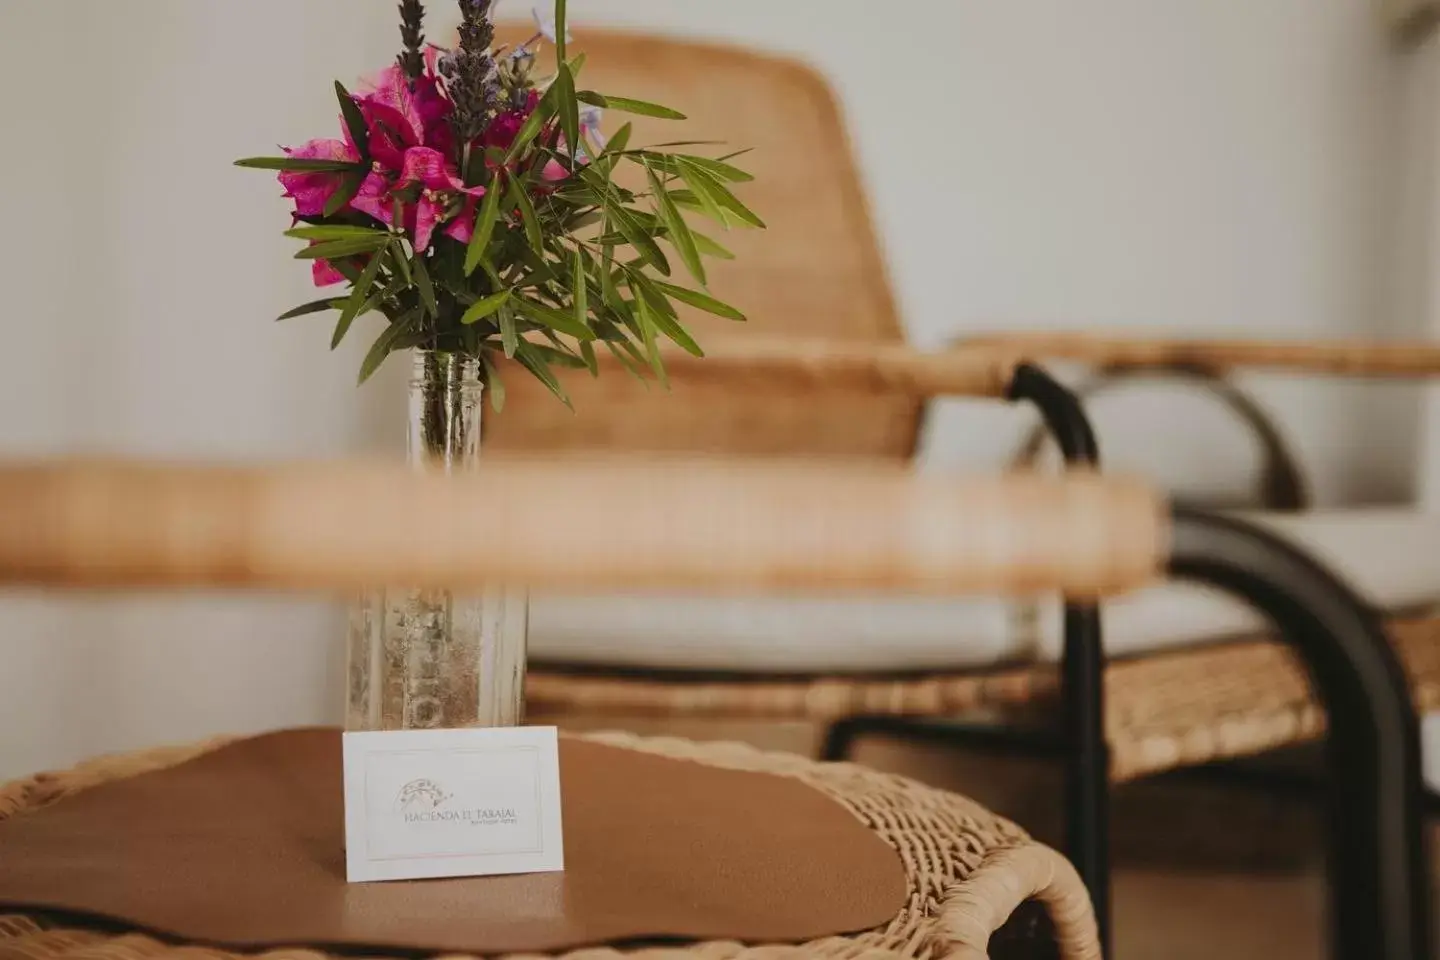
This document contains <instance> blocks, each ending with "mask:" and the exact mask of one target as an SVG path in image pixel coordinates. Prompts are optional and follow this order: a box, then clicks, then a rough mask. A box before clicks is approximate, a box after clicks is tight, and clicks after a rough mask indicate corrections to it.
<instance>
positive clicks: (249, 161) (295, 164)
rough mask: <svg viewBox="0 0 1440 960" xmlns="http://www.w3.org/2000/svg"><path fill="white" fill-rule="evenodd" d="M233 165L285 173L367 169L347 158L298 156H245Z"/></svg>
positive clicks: (337, 171)
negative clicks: (311, 158) (312, 158)
mask: <svg viewBox="0 0 1440 960" xmlns="http://www.w3.org/2000/svg"><path fill="white" fill-rule="evenodd" d="M235 166H237V167H246V168H247V169H250V170H280V171H282V172H285V173H350V172H355V171H361V170H368V169H369V167H368V166H367V165H366V164H362V163H355V162H353V161H349V160H307V159H302V158H300V157H246V158H245V159H244V160H236V161H235Z"/></svg>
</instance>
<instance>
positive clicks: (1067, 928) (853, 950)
mask: <svg viewBox="0 0 1440 960" xmlns="http://www.w3.org/2000/svg"><path fill="white" fill-rule="evenodd" d="M587 739H591V740H595V741H598V742H601V743H605V744H609V745H611V746H618V747H624V748H628V749H633V750H642V751H648V752H652V753H657V754H662V755H664V756H668V757H675V758H680V759H686V760H692V761H696V762H700V763H708V764H712V765H715V766H721V767H728V768H732V769H741V770H750V771H759V772H767V773H773V774H779V775H781V776H787V777H793V778H795V779H798V780H801V781H803V782H804V783H806V784H809V785H810V786H812V787H813V788H815V789H816V790H819V791H821V792H822V793H824V794H825V795H827V796H829V797H831V798H832V799H834V800H835V801H836V802H838V803H839V804H841V805H842V806H844V807H845V808H846V809H847V810H849V811H850V812H851V813H853V814H854V815H855V816H856V817H857V818H859V819H860V820H861V821H862V822H863V823H865V824H866V826H868V827H869V828H870V829H871V830H873V831H875V833H876V834H877V835H879V836H880V837H881V839H883V840H884V841H885V843H887V844H888V845H890V846H891V847H892V848H894V849H895V851H896V852H897V853H898V854H899V855H900V858H901V860H902V862H903V864H904V868H905V873H906V876H907V878H908V881H909V887H910V897H909V902H908V904H907V905H906V907H905V908H904V909H903V910H902V911H901V912H900V914H899V915H898V916H896V917H895V918H894V919H893V920H892V921H891V922H890V923H889V924H888V925H887V926H885V927H884V928H881V929H877V930H872V931H870V932H868V933H863V934H859V935H857V936H851V937H832V938H829V939H825V940H819V941H813V942H811V943H806V944H799V945H795V944H786V945H763V944H762V945H746V944H739V943H724V942H717V943H697V944H691V945H684V946H665V947H654V948H645V949H639V950H620V949H612V948H598V949H589V950H584V951H580V952H577V953H572V954H570V955H569V956H568V960H581V958H583V960H618V958H621V957H633V958H643V960H791V958H801V957H806V958H808V957H815V958H827V960H900V958H916V960H932V958H933V960H942V958H943V960H985V958H987V957H989V958H993V960H1040V958H1056V960H1099V957H1100V948H1099V944H1098V940H1097V937H1096V927H1095V918H1094V914H1093V911H1092V910H1091V907H1090V901H1089V898H1088V897H1087V896H1086V893H1085V889H1084V887H1083V886H1082V884H1081V883H1080V880H1079V878H1078V877H1077V876H1076V874H1075V872H1074V870H1073V869H1072V868H1071V867H1070V865H1069V863H1068V861H1066V860H1065V859H1064V858H1063V857H1061V856H1060V855H1059V854H1058V853H1056V852H1054V851H1053V850H1051V849H1049V848H1048V847H1045V846H1043V845H1041V844H1038V843H1036V842H1034V841H1033V840H1031V839H1030V837H1029V836H1028V835H1027V834H1026V833H1025V832H1024V831H1023V830H1021V829H1020V828H1019V827H1017V826H1015V825H1014V824H1012V823H1009V822H1008V821H1006V820H1003V819H1001V818H1000V817H997V816H995V815H994V814H993V813H990V812H989V811H988V810H986V809H984V808H983V807H981V806H980V805H979V804H977V803H975V802H974V801H972V800H969V799H967V798H965V797H962V796H958V795H956V794H953V793H946V792H944V791H941V790H936V789H933V788H931V787H926V786H924V785H922V784H919V783H916V782H914V781H911V780H907V779H904V778H902V777H897V776H891V775H887V774H883V773H877V772H875V771H873V770H867V769H865V768H863V767H859V766H856V765H853V764H821V763H815V762H813V761H810V760H807V759H805V758H803V757H799V756H793V755H790V754H781V753H769V752H762V751H759V750H756V749H754V748H751V747H747V746H742V745H739V744H700V743H692V742H690V741H685V740H677V739H648V738H639V737H634V736H631V735H628V734H600V735H590V736H589V737H587ZM218 745H219V744H218V743H217V742H209V743H204V744H198V745H191V746H185V747H172V748H166V749H161V750H152V751H146V752H143V753H136V754H124V755H118V756H112V757H105V758H101V759H97V760H93V761H90V762H88V763H85V764H82V765H80V766H78V767H76V768H74V769H72V770H68V771H65V772H60V773H47V774H40V775H38V776H35V777H31V778H29V779H26V780H21V781H17V782H14V783H10V784H8V785H5V786H0V820H3V819H5V818H7V817H12V816H21V815H23V814H25V813H26V812H27V811H30V810H35V809H38V808H40V807H42V806H44V805H46V804H49V803H53V802H55V801H56V800H59V799H61V798H63V797H65V796H67V795H70V794H73V793H76V792H79V791H82V790H85V789H86V788H88V787H92V786H95V785H96V784H100V783H104V782H106V781H109V780H115V779H119V778H122V777H127V776H134V775H137V774H140V773H144V772H147V771H150V770H156V769H161V768H164V767H167V766H172V765H174V764H178V763H181V762H184V761H185V760H188V759H190V758H192V757H195V756H198V755H199V754H201V753H204V752H206V751H207V750H211V749H214V748H215V747H216V746H218ZM240 956H241V955H238V954H227V953H225V952H223V951H219V950H214V949H210V948H205V949H204V950H198V949H197V948H195V947H190V946H185V945H178V944H174V943H167V942H162V941H159V940H156V939H153V938H151V937H148V936H144V935H141V934H134V933H119V934H117V933H115V932H113V931H112V930H104V931H101V930H95V929H79V928H73V927H71V926H69V925H67V924H64V923H57V922H54V921H51V920H48V919H47V918H43V917H27V916H0V960H195V958H196V957H204V958H206V960H231V958H234V960H239V958H240ZM259 956H261V957H263V958H265V960H300V958H304V960H325V958H324V954H322V953H319V952H316V951H299V950H283V951H271V952H269V953H266V954H261V955H259ZM452 960H453V958H452ZM516 960H518V958H516ZM527 960H535V958H527Z"/></svg>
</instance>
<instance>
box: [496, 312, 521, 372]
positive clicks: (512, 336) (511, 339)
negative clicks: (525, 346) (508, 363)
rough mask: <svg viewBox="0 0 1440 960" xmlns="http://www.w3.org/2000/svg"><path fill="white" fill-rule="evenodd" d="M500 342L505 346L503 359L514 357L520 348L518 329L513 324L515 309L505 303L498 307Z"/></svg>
mask: <svg viewBox="0 0 1440 960" xmlns="http://www.w3.org/2000/svg"><path fill="white" fill-rule="evenodd" d="M500 344H501V346H503V347H504V348H505V359H507V360H513V359H515V351H516V350H518V349H520V330H519V328H518V327H517V326H516V325H515V311H514V310H512V309H511V308H510V306H509V305H508V304H507V305H505V306H503V307H501V308H500Z"/></svg>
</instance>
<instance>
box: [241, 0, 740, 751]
mask: <svg viewBox="0 0 1440 960" xmlns="http://www.w3.org/2000/svg"><path fill="white" fill-rule="evenodd" d="M460 11H461V24H460V34H459V45H458V47H457V48H456V49H455V50H442V49H439V48H437V47H435V46H430V45H427V44H426V43H425V39H424V35H423V29H424V17H425V10H424V7H423V6H422V4H421V3H420V2H419V0H404V2H403V3H402V4H401V6H400V13H401V21H402V22H401V35H402V37H403V40H404V50H403V52H402V53H401V54H400V56H399V58H398V60H397V62H396V63H395V64H394V65H392V66H391V67H389V68H388V69H386V70H384V71H382V72H381V73H380V74H379V75H378V76H376V77H374V78H373V79H372V80H371V81H370V82H369V83H367V84H366V86H365V87H364V88H363V89H362V90H361V91H360V92H359V94H358V95H355V94H352V93H351V92H350V91H348V90H347V89H346V88H345V87H344V86H343V85H341V84H336V92H337V94H338V97H339V102H340V116H341V131H340V132H341V137H340V138H338V139H322V140H312V141H310V142H309V143H306V144H304V145H302V146H299V147H296V148H293V149H286V150H284V151H283V155H281V156H274V157H257V158H252V159H248V160H241V161H239V165H240V166H243V167H252V168H259V169H264V170H275V171H278V172H279V178H280V182H281V184H282V185H283V186H284V188H285V195H286V197H288V198H289V199H291V200H292V201H293V202H294V204H295V210H294V222H293V224H292V227H291V229H290V230H289V231H288V232H287V236H289V237H292V238H293V239H295V240H299V241H301V242H303V243H304V244H305V246H304V248H303V249H301V250H300V252H299V253H298V254H297V257H298V258H299V259H302V260H309V261H312V263H313V270H314V278H315V283H316V285H317V286H321V287H331V286H337V287H338V286H340V285H342V284H343V285H344V289H343V290H339V291H336V292H333V293H331V294H329V295H328V296H325V297H322V298H321V299H318V300H316V301H314V302H312V303H307V304H304V305H302V306H299V307H296V308H295V309H293V310H290V311H289V312H287V313H285V314H284V315H283V316H282V317H281V319H288V318H291V317H299V316H304V315H307V314H318V313H324V312H327V311H337V312H338V314H339V316H338V318H337V320H336V323H335V333H334V336H333V337H332V339H331V346H332V348H333V347H336V346H339V344H340V343H341V342H342V341H343V340H344V339H345V337H346V335H347V334H348V333H349V332H350V330H351V327H352V326H353V325H354V323H355V321H356V320H357V319H358V318H360V317H363V316H365V315H366V314H369V313H378V314H380V315H381V316H383V317H384V318H385V321H386V322H385V325H384V327H383V329H382V330H381V332H380V334H379V336H378V337H377V338H376V339H375V341H374V343H373V345H372V346H371V347H370V349H369V352H368V353H367V355H366V356H365V359H364V362H363V363H362V365H361V369H360V380H361V382H364V381H365V380H366V379H367V378H369V377H370V376H371V375H372V374H373V373H374V372H375V371H376V369H378V368H379V366H380V365H381V364H382V363H383V362H384V361H385V359H386V358H387V357H388V356H389V355H390V354H392V353H395V352H396V351H401V350H410V351H413V355H414V362H413V370H414V375H413V377H412V380H411V384H410V429H409V441H410V455H411V460H412V462H414V463H415V464H416V465H417V466H425V467H427V468H429V467H434V466H436V465H438V466H439V468H441V469H448V470H456V469H461V470H468V469H473V468H474V467H475V466H476V463H477V461H478V457H479V448H480V412H481V408H482V396H483V393H484V392H487V391H488V392H489V394H490V400H491V403H492V405H493V406H494V407H495V408H496V409H497V410H499V409H500V408H501V407H502V406H503V404H504V390H503V386H502V384H501V378H500V371H501V369H502V367H503V366H504V364H505V363H506V362H510V361H513V362H514V363H518V364H519V365H520V366H521V367H523V368H524V369H525V370H527V371H528V372H529V373H531V374H533V375H534V376H535V377H537V378H539V380H541V381H542V382H543V383H544V384H545V385H546V386H547V387H548V388H549V389H550V390H551V391H552V392H553V393H554V394H555V395H556V396H558V397H559V398H560V399H561V400H564V401H565V402H566V403H567V404H569V402H570V401H569V400H568V398H567V397H566V394H565V391H564V388H563V386H562V384H561V381H560V379H559V378H558V377H557V376H556V372H555V370H556V368H557V367H572V368H576V369H579V368H589V370H590V373H591V374H592V375H598V372H599V369H600V368H599V357H598V356H597V350H598V348H599V347H601V346H603V347H604V348H605V349H606V350H608V351H609V352H610V353H611V354H613V355H614V357H615V358H616V359H617V360H618V361H619V362H620V363H621V364H622V365H624V366H625V367H627V368H628V369H629V370H630V371H631V372H632V373H634V374H636V375H637V376H640V377H641V378H642V379H643V378H646V377H647V372H648V373H653V374H654V375H655V376H656V377H658V378H659V379H661V380H662V381H663V380H664V376H665V371H664V364H663V362H662V357H661V352H660V341H661V339H662V338H663V339H668V340H670V341H673V342H674V343H676V344H678V345H679V346H680V347H681V348H683V349H684V350H687V351H689V352H690V353H692V354H695V355H696V356H701V355H702V353H701V350H700V345H699V344H698V343H696V342H695V339H694V338H693V337H692V336H691V335H690V333H689V332H688V331H687V330H686V329H685V327H684V326H683V325H682V323H681V321H680V316H679V312H678V311H677V308H676V304H686V305H689V306H691V307H695V308H698V309H700V310H703V311H708V312H710V313H713V314H717V315H719V316H721V317H728V318H730V319H733V320H743V319H744V316H743V315H742V314H741V313H740V311H738V310H736V309H735V308H734V307H731V306H729V305H727V304H725V303H722V302H721V301H719V300H717V299H716V298H714V297H713V296H711V295H710V294H709V293H707V292H705V286H706V268H705V264H706V259H707V258H713V257H722V258H728V257H729V256H730V254H729V253H727V251H726V250H725V248H724V247H722V246H721V245H720V244H719V243H718V242H716V241H715V240H714V239H712V238H710V237H709V236H707V235H706V234H704V233H702V232H700V231H698V230H696V229H694V228H692V227H691V225H690V224H689V222H688V221H687V220H686V214H687V213H694V214H699V215H701V216H704V217H708V218H709V219H710V220H713V221H715V222H716V223H718V224H719V225H721V226H722V227H724V228H729V227H732V226H750V227H763V226H764V224H763V223H761V221H760V219H759V218H758V217H757V216H756V215H755V214H754V213H752V212H751V211H750V210H749V209H748V208H747V207H746V206H745V205H744V204H743V203H741V202H740V200H739V199H737V198H736V196H735V193H734V192H733V191H732V185H733V184H736V183H741V182H744V181H747V180H750V179H751V177H750V176H749V175H748V174H747V173H745V172H744V171H743V170H741V169H740V168H739V167H737V166H736V165H735V164H734V163H732V161H733V160H734V159H735V157H736V156H738V155H737V154H731V155H722V156H717V157H709V156H702V155H700V154H698V153H694V152H685V151H684V149H683V148H686V147H691V148H696V147H698V146H699V144H696V143H690V144H684V143H670V144H662V145H659V146H650V147H639V146H633V145H632V144H631V126H630V124H628V123H627V124H625V125H624V126H621V127H620V128H619V129H618V130H616V131H615V132H614V133H613V135H611V136H610V137H608V138H607V137H606V136H605V134H604V133H603V132H602V131H601V111H602V110H603V109H606V108H608V109H610V110H614V111H616V112H621V113H628V114H635V115H642V116H646V117H653V118H660V119H664V120H683V119H685V118H684V117H683V116H682V115H681V114H680V113H678V112H676V111H674V110H670V109H668V108H666V107H662V106H659V105H656V104H653V103H648V102H645V101H642V100H636V99H632V98H626V97H620V96H612V95H609V94H600V93H597V92H595V91H592V90H588V89H584V88H583V87H582V86H581V85H580V79H581V76H582V71H583V67H584V62H585V57H584V55H583V54H581V55H577V56H573V57H572V56H571V55H570V38H569V36H568V33H567V30H566V24H565V19H566V17H565V13H566V10H565V0H556V2H555V7H554V13H553V16H547V15H541V14H538V13H537V15H536V23H537V32H536V34H535V36H534V37H533V38H532V39H531V40H530V41H528V42H526V43H524V44H521V45H519V46H517V47H514V48H513V49H493V43H494V35H495V34H494V24H493V20H492V16H493V13H494V2H493V0H460ZM546 40H548V41H550V44H551V45H553V49H554V54H555V56H554V66H553V69H551V68H549V67H544V68H542V65H541V60H542V56H541V54H542V51H544V50H545V49H546V46H545V44H544V41H546ZM543 59H548V58H543ZM622 164H623V165H625V167H624V170H625V171H626V172H627V173H629V174H630V175H631V179H627V181H626V182H629V183H634V184H635V186H636V187H637V189H631V188H629V187H627V186H624V185H622V184H621V183H620V182H618V181H617V177H616V173H617V170H618V169H621V165H622ZM672 262H673V264H674V265H672ZM677 265H678V267H679V268H681V269H683V270H684V271H685V272H686V273H688V274H689V278H690V280H689V282H686V283H680V282H677V278H676V277H675V274H676V273H677V272H678V271H677V269H676V266H677ZM357 522H364V521H363V518H357ZM426 535H427V531H424V530H417V531H416V537H417V539H420V540H423V539H425V537H426ZM526 627H527V606H526V600H525V596H524V594H523V593H521V592H518V591H516V590H514V589H511V588H507V587H504V586H495V587H493V588H491V589H487V590H485V591H482V592H481V593H479V594H476V595H473V596H467V597H458V596H454V595H452V594H450V593H449V592H446V591H423V590H405V589H395V588H387V589H377V590H374V591H372V592H370V593H369V594H367V595H366V596H365V597H363V598H361V600H360V601H359V602H358V603H357V605H356V606H355V608H354V610H353V612H352V616H351V626H350V647H349V663H350V666H349V681H348V685H347V686H348V691H349V693H348V696H349V712H348V717H347V725H348V726H349V727H350V728H351V729H365V730H374V729H396V728H427V727H458V726H471V725H489V726H504V725H513V724H516V723H519V722H520V721H521V717H522V708H523V703H522V691H523V685H524V674H525V634H526Z"/></svg>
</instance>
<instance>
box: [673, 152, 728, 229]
mask: <svg viewBox="0 0 1440 960" xmlns="http://www.w3.org/2000/svg"><path fill="white" fill-rule="evenodd" d="M676 165H677V168H678V169H679V171H680V178H681V179H682V180H684V181H685V184H686V186H688V187H689V188H690V189H689V190H673V191H671V193H670V199H671V200H672V201H674V202H675V203H676V204H678V205H679V206H682V207H688V208H689V209H692V210H699V211H700V212H701V213H703V214H705V216H707V217H709V218H710V219H711V220H714V221H715V222H716V223H718V224H720V226H722V227H724V228H725V229H726V230H729V229H730V218H729V217H727V216H726V215H725V210H724V208H723V207H721V206H720V201H719V200H718V199H716V196H715V194H714V193H712V192H711V191H710V189H709V187H708V185H707V182H702V181H708V178H706V177H705V176H704V174H705V171H703V170H701V169H700V168H699V167H693V166H690V165H688V164H685V163H680V162H679V161H677V162H676Z"/></svg>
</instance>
